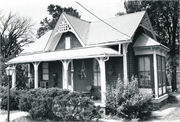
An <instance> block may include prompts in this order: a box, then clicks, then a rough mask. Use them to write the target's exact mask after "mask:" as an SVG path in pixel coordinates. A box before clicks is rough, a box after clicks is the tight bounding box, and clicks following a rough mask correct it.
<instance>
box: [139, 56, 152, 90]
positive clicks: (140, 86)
mask: <svg viewBox="0 0 180 122" xmlns="http://www.w3.org/2000/svg"><path fill="white" fill-rule="evenodd" d="M142 57H143V59H144V58H145V57H149V59H150V67H149V68H150V70H149V71H146V70H145V69H144V71H139V58H142ZM136 62H137V63H136V64H137V65H136V71H137V76H138V79H140V73H139V72H150V82H151V83H150V86H145V85H140V80H138V87H139V88H152V89H154V68H153V55H138V56H136ZM144 65H145V63H144ZM144 68H145V67H144Z"/></svg>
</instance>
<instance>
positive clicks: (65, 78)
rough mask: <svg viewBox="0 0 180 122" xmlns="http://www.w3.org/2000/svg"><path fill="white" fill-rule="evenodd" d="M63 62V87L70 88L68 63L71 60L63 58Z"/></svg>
mask: <svg viewBox="0 0 180 122" xmlns="http://www.w3.org/2000/svg"><path fill="white" fill-rule="evenodd" d="M61 62H62V63H63V89H68V65H69V62H70V60H62V61H61Z"/></svg>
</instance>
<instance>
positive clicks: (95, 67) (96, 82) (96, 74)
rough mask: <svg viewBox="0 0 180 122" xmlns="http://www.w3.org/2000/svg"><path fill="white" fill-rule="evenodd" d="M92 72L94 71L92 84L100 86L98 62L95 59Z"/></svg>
mask: <svg viewBox="0 0 180 122" xmlns="http://www.w3.org/2000/svg"><path fill="white" fill-rule="evenodd" d="M93 73H94V86H101V76H100V68H99V63H98V61H97V60H96V59H93Z"/></svg>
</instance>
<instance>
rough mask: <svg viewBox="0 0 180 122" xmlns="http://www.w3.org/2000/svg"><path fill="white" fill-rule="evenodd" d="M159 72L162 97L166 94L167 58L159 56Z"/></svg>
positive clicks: (159, 86)
mask: <svg viewBox="0 0 180 122" xmlns="http://www.w3.org/2000/svg"><path fill="white" fill-rule="evenodd" d="M157 70H158V71H157V73H158V74H157V75H158V88H159V96H161V95H163V94H164V93H166V70H165V58H164V57H162V56H157Z"/></svg>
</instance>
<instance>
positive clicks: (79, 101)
mask: <svg viewBox="0 0 180 122" xmlns="http://www.w3.org/2000/svg"><path fill="white" fill-rule="evenodd" d="M19 109H20V110H23V111H28V112H29V113H30V115H31V117H32V118H33V119H34V120H38V121H39V120H40V121H46V120H47V121H86V120H91V119H93V118H98V115H99V114H100V112H99V109H100V108H99V107H95V106H94V103H93V102H92V101H91V100H90V99H89V98H86V97H81V94H80V93H79V92H70V91H69V90H66V89H60V88H49V89H44V88H38V89H32V90H29V91H28V92H27V93H26V94H25V95H23V96H22V97H21V98H20V100H19ZM60 115H62V116H60Z"/></svg>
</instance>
